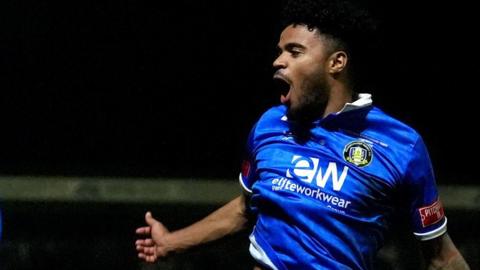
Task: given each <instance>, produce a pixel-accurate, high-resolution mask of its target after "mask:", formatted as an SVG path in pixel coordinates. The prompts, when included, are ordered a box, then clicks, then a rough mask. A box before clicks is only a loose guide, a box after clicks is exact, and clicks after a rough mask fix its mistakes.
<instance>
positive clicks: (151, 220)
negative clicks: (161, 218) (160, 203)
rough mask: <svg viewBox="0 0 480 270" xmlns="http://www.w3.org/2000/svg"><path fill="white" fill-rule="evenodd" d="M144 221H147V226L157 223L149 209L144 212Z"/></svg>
mask: <svg viewBox="0 0 480 270" xmlns="http://www.w3.org/2000/svg"><path fill="white" fill-rule="evenodd" d="M145 222H147V224H148V225H149V226H152V225H153V224H155V223H157V222H158V221H157V220H156V219H154V218H153V217H152V213H150V211H148V212H147V213H146V214H145Z"/></svg>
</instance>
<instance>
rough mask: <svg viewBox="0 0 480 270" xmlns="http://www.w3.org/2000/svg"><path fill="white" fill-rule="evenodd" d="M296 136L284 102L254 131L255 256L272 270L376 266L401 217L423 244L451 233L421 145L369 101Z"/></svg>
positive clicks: (244, 176) (248, 171) (247, 170)
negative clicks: (397, 216)
mask: <svg viewBox="0 0 480 270" xmlns="http://www.w3.org/2000/svg"><path fill="white" fill-rule="evenodd" d="M359 97H360V98H359V99H358V100H356V101H355V102H353V103H348V104H346V105H345V107H344V108H343V109H342V110H341V111H340V112H338V113H334V114H330V115H328V116H327V117H325V118H323V119H321V120H318V121H316V122H314V124H313V127H312V128H311V129H310V134H309V136H306V137H305V138H303V137H302V138H299V137H298V135H297V134H296V133H295V132H292V125H293V124H292V123H290V122H289V121H288V119H287V117H286V116H285V115H286V111H287V108H286V107H285V106H284V105H281V106H278V107H273V108H271V109H270V110H268V111H267V112H266V113H265V114H264V115H263V116H262V117H261V118H260V119H259V121H258V122H257V123H256V124H255V126H254V127H253V129H252V131H251V133H250V136H249V139H248V144H247V158H246V159H245V161H244V165H243V166H242V167H243V168H242V173H241V174H240V183H241V185H242V187H243V188H244V190H245V192H246V193H248V196H249V198H250V200H249V205H250V206H249V207H250V210H251V211H252V212H253V213H254V214H256V216H257V221H256V224H255V227H254V230H253V232H252V234H251V235H250V242H251V245H250V253H251V255H252V256H253V257H254V258H255V259H256V260H257V261H258V262H259V263H261V264H263V265H265V266H268V267H269V268H271V269H278V270H286V269H329V270H331V269H372V267H373V262H374V258H375V256H376V253H377V251H378V249H379V248H380V247H381V246H382V245H383V242H384V236H385V233H386V231H387V229H388V225H389V224H390V222H391V221H392V220H391V219H392V214H393V213H394V212H395V211H397V210H398V211H405V212H406V213H408V217H409V219H410V221H411V222H410V223H411V228H412V232H413V233H414V234H415V236H416V237H417V238H418V239H420V240H428V239H432V238H435V237H438V236H440V235H441V234H443V233H444V232H445V231H446V218H445V216H444V212H443V208H442V205H441V203H440V201H439V198H438V192H437V189H436V185H435V178H434V174H433V170H432V166H431V162H430V159H429V156H428V152H427V149H426V147H425V145H424V142H423V141H422V138H421V137H420V136H419V134H418V133H417V132H415V131H414V130H413V129H412V128H410V127H408V126H407V125H405V124H403V123H401V122H399V121H398V120H395V119H393V118H392V117H390V116H388V115H386V114H385V113H384V112H382V111H381V110H380V109H378V108H376V107H374V106H372V101H371V96H370V95H369V94H360V95H359Z"/></svg>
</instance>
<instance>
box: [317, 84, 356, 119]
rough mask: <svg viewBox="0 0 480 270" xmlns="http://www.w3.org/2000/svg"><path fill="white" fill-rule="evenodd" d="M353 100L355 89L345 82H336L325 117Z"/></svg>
mask: <svg viewBox="0 0 480 270" xmlns="http://www.w3.org/2000/svg"><path fill="white" fill-rule="evenodd" d="M352 101H353V89H352V87H349V86H348V85H347V84H345V83H340V82H338V81H337V82H336V84H334V85H333V86H332V88H331V89H330V97H329V100H328V103H327V106H326V107H325V111H324V112H323V117H326V116H327V115H329V114H331V113H336V112H338V111H340V110H341V109H342V108H343V107H344V106H345V104H346V103H349V102H352Z"/></svg>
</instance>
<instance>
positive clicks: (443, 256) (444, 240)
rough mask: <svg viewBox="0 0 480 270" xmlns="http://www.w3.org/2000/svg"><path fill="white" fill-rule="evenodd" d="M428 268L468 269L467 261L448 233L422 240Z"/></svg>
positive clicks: (429, 269)
mask: <svg viewBox="0 0 480 270" xmlns="http://www.w3.org/2000/svg"><path fill="white" fill-rule="evenodd" d="M421 246H422V253H423V255H424V257H425V259H426V262H427V265H428V268H427V269H428V270H469V269H470V267H469V266H468V264H467V262H466V261H465V259H464V258H463V256H462V254H460V252H459V251H458V249H457V248H456V247H455V244H454V243H453V241H452V239H450V236H448V234H446V233H445V234H444V235H442V236H440V237H437V238H434V239H432V240H428V241H425V242H422V244H421Z"/></svg>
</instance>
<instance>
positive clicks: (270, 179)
mask: <svg viewBox="0 0 480 270" xmlns="http://www.w3.org/2000/svg"><path fill="white" fill-rule="evenodd" d="M285 10H286V13H287V14H286V15H287V16H286V27H285V28H284V30H283V32H282V33H281V36H280V40H279V43H278V47H279V55H278V57H277V59H276V60H275V61H274V63H273V65H274V67H275V68H276V72H275V74H274V78H275V79H277V80H279V81H282V82H284V83H285V84H286V85H288V89H287V90H288V91H286V92H285V93H284V94H283V95H281V98H280V99H281V103H282V105H281V106H278V107H274V108H272V109H270V110H268V111H267V112H266V113H265V114H264V115H263V116H262V117H261V118H260V120H259V121H258V122H257V123H256V125H255V126H254V128H253V129H252V131H251V133H250V136H249V139H248V147H247V158H246V161H245V162H244V164H243V168H242V172H241V174H240V184H241V185H242V187H243V189H244V190H245V194H244V195H241V196H239V197H238V198H235V199H234V200H232V201H231V202H229V203H228V204H226V205H225V206H223V207H221V208H220V209H218V210H217V211H215V212H213V213H212V214H210V215H209V216H207V217H206V218H204V219H203V220H201V221H199V222H197V223H194V224H193V225H190V226H188V227H186V228H184V229H181V230H178V231H174V232H169V231H168V230H167V228H166V227H165V226H163V225H162V224H161V223H160V222H158V221H157V220H155V219H154V218H153V217H152V215H151V213H147V214H146V217H145V219H146V222H147V225H148V226H145V227H141V228H138V229H137V233H138V234H139V235H141V236H145V237H146V239H139V240H137V241H136V248H137V251H138V256H139V258H141V259H143V260H145V261H147V262H154V261H156V260H157V259H159V258H162V257H165V256H167V255H168V254H169V253H171V252H177V251H181V250H186V249H188V248H190V247H193V246H197V245H200V244H203V243H206V242H209V241H213V240H216V239H219V238H221V237H223V236H226V235H229V234H232V233H236V232H238V231H240V230H242V229H244V228H246V227H247V224H248V221H249V220H252V219H253V223H254V224H255V227H254V229H253V232H252V233H251V235H250V242H251V245H250V249H249V250H250V254H251V255H252V257H253V258H254V259H255V261H256V262H257V263H258V266H257V267H256V269H278V270H285V269H372V268H373V265H374V258H375V256H376V252H377V250H378V249H379V248H380V247H381V246H382V245H383V241H384V237H385V234H386V232H387V229H388V225H389V223H390V222H392V215H393V214H394V213H397V212H402V211H405V212H406V213H407V214H406V216H407V217H408V218H409V220H410V223H411V229H412V232H413V234H414V235H415V237H416V238H417V239H418V240H419V241H421V242H422V245H421V246H422V248H423V254H424V255H425V258H426V260H427V265H428V269H469V267H468V265H467V264H466V262H465V260H464V259H463V257H462V256H461V254H460V253H459V251H458V250H457V248H456V247H455V245H454V244H453V242H452V241H451V239H450V237H449V236H448V234H447V233H446V224H447V219H446V217H445V215H444V212H443V208H442V205H441V202H440V200H439V197H438V193H437V189H436V187H435V179H434V176H433V171H432V168H431V164H430V160H429V157H428V153H427V150H426V147H425V145H424V143H423V141H422V139H421V137H420V136H419V135H418V134H417V133H416V132H415V131H414V130H413V129H412V128H410V127H408V126H407V125H405V124H403V123H401V122H399V121H397V120H395V119H393V118H392V117H390V116H388V115H386V114H385V113H383V112H382V111H381V110H379V109H378V108H376V107H374V106H373V105H372V99H371V95H369V94H357V93H356V92H355V91H354V89H358V88H359V87H361V86H360V85H359V83H358V82H359V77H358V76H359V75H361V73H360V72H361V71H362V70H361V66H360V64H361V59H362V55H363V56H364V55H365V51H363V52H362V49H363V48H368V46H364V45H363V43H366V42H367V41H368V38H369V37H370V34H369V33H371V31H370V30H373V29H374V24H372V23H371V20H370V19H369V18H368V16H367V14H366V13H365V12H363V11H361V10H359V9H357V8H356V7H354V6H353V5H352V4H349V3H347V2H344V1H339V0H333V1H328V0H327V1H314V0H293V1H291V2H290V3H288V4H287V6H286V8H285ZM362 53H363V54H362Z"/></svg>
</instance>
